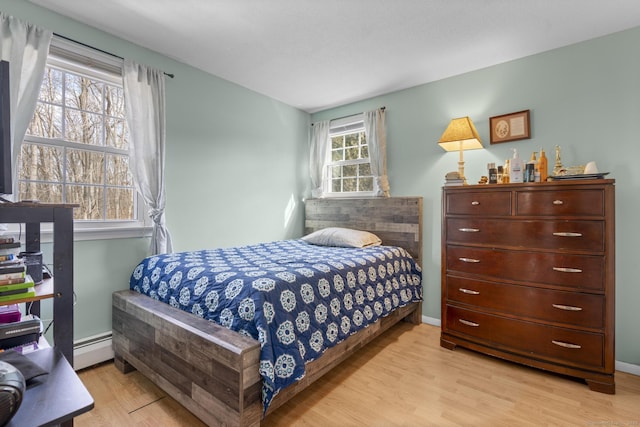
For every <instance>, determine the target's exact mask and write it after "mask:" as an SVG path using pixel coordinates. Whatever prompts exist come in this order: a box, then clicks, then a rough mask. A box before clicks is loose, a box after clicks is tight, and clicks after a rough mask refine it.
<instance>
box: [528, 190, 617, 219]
mask: <svg viewBox="0 0 640 427" xmlns="http://www.w3.org/2000/svg"><path fill="white" fill-rule="evenodd" d="M515 197H516V212H515V214H516V215H532V216H549V215H579V216H598V217H602V216H604V214H605V213H604V190H600V189H593V190H564V191H551V190H549V191H517V192H516V196H515Z"/></svg>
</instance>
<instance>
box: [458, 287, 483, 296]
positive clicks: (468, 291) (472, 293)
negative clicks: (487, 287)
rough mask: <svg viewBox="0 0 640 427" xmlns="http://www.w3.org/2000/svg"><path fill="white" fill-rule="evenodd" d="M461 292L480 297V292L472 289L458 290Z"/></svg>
mask: <svg viewBox="0 0 640 427" xmlns="http://www.w3.org/2000/svg"><path fill="white" fill-rule="evenodd" d="M458 290H459V291H460V292H462V293H463V294H469V295H480V292H478V291H472V290H471V289H465V288H460V289H458Z"/></svg>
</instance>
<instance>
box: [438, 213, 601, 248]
mask: <svg viewBox="0 0 640 427" xmlns="http://www.w3.org/2000/svg"><path fill="white" fill-rule="evenodd" d="M446 227H447V230H446V231H447V242H449V243H460V244H468V243H471V244H484V245H497V246H511V247H514V246H515V247H522V248H532V249H534V248H535V249H564V250H581V251H582V250H583V251H592V252H603V251H604V221H595V220H594V221H553V220H531V221H523V220H520V221H514V220H506V219H505V220H501V219H488V218H447V219H446Z"/></svg>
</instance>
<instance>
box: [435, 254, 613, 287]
mask: <svg viewBox="0 0 640 427" xmlns="http://www.w3.org/2000/svg"><path fill="white" fill-rule="evenodd" d="M446 260H447V266H446V267H447V272H456V271H457V272H461V273H468V274H474V275H480V276H488V277H496V278H500V279H503V280H516V281H519V282H524V283H531V282H533V283H543V284H549V285H558V286H564V287H568V288H581V289H590V290H602V289H604V270H605V267H604V257H602V256H590V255H572V254H554V253H548V252H529V251H506V250H499V249H488V248H487V249H485V248H473V247H468V246H455V245H447V255H446Z"/></svg>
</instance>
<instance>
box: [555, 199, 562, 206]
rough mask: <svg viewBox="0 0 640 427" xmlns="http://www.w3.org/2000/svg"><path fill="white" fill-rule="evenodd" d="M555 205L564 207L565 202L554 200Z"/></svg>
mask: <svg viewBox="0 0 640 427" xmlns="http://www.w3.org/2000/svg"><path fill="white" fill-rule="evenodd" d="M553 204H554V205H564V202H563V201H562V200H554V201H553Z"/></svg>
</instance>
